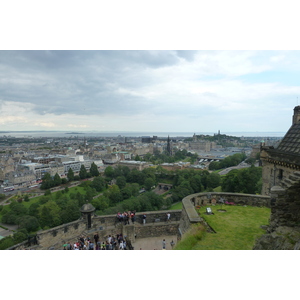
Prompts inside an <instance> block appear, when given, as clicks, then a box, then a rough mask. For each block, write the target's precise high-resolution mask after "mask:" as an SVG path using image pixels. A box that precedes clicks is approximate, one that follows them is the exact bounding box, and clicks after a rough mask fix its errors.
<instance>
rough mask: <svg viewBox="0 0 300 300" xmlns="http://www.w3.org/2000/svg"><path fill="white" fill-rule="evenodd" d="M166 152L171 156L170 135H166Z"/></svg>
mask: <svg viewBox="0 0 300 300" xmlns="http://www.w3.org/2000/svg"><path fill="white" fill-rule="evenodd" d="M167 152H168V154H169V155H170V156H171V155H172V154H173V153H172V142H171V141H170V137H169V136H168V143H167Z"/></svg>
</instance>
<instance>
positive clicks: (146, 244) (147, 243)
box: [132, 235, 177, 250]
mask: <svg viewBox="0 0 300 300" xmlns="http://www.w3.org/2000/svg"><path fill="white" fill-rule="evenodd" d="M163 239H165V240H166V250H172V247H171V244H170V243H171V241H172V240H173V241H174V243H175V244H177V236H176V235H166V236H160V237H151V238H143V239H136V240H135V242H134V243H132V244H133V247H134V250H140V249H141V248H142V250H154V249H155V250H162V240H163Z"/></svg>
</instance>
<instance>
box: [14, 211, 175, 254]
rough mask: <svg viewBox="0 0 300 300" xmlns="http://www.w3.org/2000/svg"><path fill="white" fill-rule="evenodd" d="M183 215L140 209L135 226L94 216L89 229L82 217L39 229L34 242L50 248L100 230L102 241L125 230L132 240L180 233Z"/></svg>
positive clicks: (58, 247) (114, 216) (23, 245)
mask: <svg viewBox="0 0 300 300" xmlns="http://www.w3.org/2000/svg"><path fill="white" fill-rule="evenodd" d="M167 212H170V214H171V218H170V220H171V222H170V223H165V221H166V214H167ZM144 213H145V214H146V215H147V219H146V220H147V221H146V225H144V226H141V224H142V215H143V214H144ZM180 217H181V210H172V211H168V210H166V211H148V212H140V213H137V214H136V224H137V225H135V226H133V225H131V222H130V225H125V226H124V225H123V224H124V223H123V222H119V221H118V220H117V218H116V215H106V216H93V217H92V226H91V228H90V229H87V224H86V222H85V220H83V219H80V220H77V221H74V222H71V223H67V224H64V225H60V226H57V227H54V228H51V229H49V230H43V231H39V232H38V233H37V239H38V243H39V245H38V246H35V248H36V249H43V250H47V249H49V248H52V249H62V245H63V244H65V243H68V242H74V241H77V240H78V237H79V236H80V235H85V236H89V237H90V238H93V236H94V234H96V233H98V235H99V238H100V241H102V240H105V238H106V237H107V236H108V235H109V234H110V235H117V234H120V233H122V234H123V236H127V237H128V238H130V239H131V240H132V241H134V239H135V237H136V236H137V238H142V237H147V236H151V237H152V236H161V235H174V234H177V231H178V224H179V220H180ZM162 223H163V224H162ZM26 246H27V241H25V242H23V243H20V244H18V245H15V246H13V247H11V248H9V249H10V250H18V249H23V248H24V247H26ZM31 248H33V247H31Z"/></svg>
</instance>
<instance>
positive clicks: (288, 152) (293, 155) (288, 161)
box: [265, 123, 300, 169]
mask: <svg viewBox="0 0 300 300" xmlns="http://www.w3.org/2000/svg"><path fill="white" fill-rule="evenodd" d="M265 150H266V152H267V153H268V154H269V157H268V158H267V160H268V161H269V162H270V163H276V162H282V163H284V164H285V165H287V166H290V167H293V168H294V167H296V168H297V169H298V168H299V167H300V123H296V124H293V125H292V126H291V127H290V129H289V130H288V132H287V133H286V134H285V136H284V137H283V139H282V140H281V142H280V143H279V145H278V147H277V148H275V149H272V148H269V149H265Z"/></svg>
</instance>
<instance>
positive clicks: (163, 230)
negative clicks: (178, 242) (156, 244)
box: [127, 222, 178, 241]
mask: <svg viewBox="0 0 300 300" xmlns="http://www.w3.org/2000/svg"><path fill="white" fill-rule="evenodd" d="M135 234H136V236H135V238H136V239H141V238H147V237H158V236H164V235H177V234H178V223H175V222H173V223H166V224H146V225H144V226H140V227H135ZM127 236H128V235H127ZM133 241H134V240H133Z"/></svg>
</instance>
